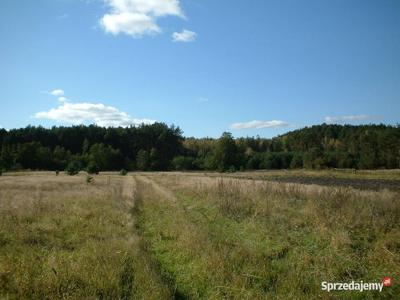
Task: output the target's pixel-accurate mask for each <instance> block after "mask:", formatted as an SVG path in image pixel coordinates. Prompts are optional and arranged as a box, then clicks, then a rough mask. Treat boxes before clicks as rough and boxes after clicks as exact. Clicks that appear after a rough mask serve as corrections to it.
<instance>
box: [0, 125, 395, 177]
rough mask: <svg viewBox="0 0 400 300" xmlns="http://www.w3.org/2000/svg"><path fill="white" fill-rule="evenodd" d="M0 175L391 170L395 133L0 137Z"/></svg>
mask: <svg viewBox="0 0 400 300" xmlns="http://www.w3.org/2000/svg"><path fill="white" fill-rule="evenodd" d="M0 149H1V153H0V172H1V171H9V170H27V169H30V170H54V171H63V170H67V172H68V171H69V172H70V173H71V174H73V173H76V172H78V171H79V170H86V171H88V172H89V173H98V172H99V171H110V170H118V171H119V170H127V171H134V170H141V171H165V170H216V171H221V172H224V171H228V172H234V171H237V170H258V169H300V168H306V169H325V168H352V169H394V168H399V167H400V125H397V126H388V125H359V126H353V125H328V124H322V125H315V126H311V127H305V128H302V129H299V130H294V131H292V132H288V133H286V134H283V135H280V136H277V137H274V138H271V139H267V138H260V137H258V136H257V137H243V138H236V139H235V138H233V137H232V134H231V133H229V132H224V133H223V134H222V135H221V137H220V138H218V139H213V138H193V137H188V138H186V137H184V136H183V132H182V130H181V129H180V128H179V127H176V126H174V125H171V126H168V125H166V124H164V123H154V124H152V125H144V124H143V125H141V126H137V127H128V128H122V127H119V128H113V127H109V128H105V127H100V126H96V125H89V126H84V125H80V126H72V127H52V128H49V129H47V128H44V127H41V126H39V127H34V126H27V127H25V128H21V129H11V130H5V129H0Z"/></svg>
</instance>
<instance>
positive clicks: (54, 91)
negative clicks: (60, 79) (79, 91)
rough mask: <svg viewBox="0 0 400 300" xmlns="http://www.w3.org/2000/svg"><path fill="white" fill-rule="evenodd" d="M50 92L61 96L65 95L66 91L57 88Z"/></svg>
mask: <svg viewBox="0 0 400 300" xmlns="http://www.w3.org/2000/svg"><path fill="white" fill-rule="evenodd" d="M50 94H52V95H53V96H56V97H61V96H64V94H65V93H64V91H63V90H61V89H56V90H53V91H51V92H50Z"/></svg>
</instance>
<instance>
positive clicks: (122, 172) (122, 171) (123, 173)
mask: <svg viewBox="0 0 400 300" xmlns="http://www.w3.org/2000/svg"><path fill="white" fill-rule="evenodd" d="M127 174H128V171H127V170H125V169H121V171H119V175H122V176H125V175H127Z"/></svg>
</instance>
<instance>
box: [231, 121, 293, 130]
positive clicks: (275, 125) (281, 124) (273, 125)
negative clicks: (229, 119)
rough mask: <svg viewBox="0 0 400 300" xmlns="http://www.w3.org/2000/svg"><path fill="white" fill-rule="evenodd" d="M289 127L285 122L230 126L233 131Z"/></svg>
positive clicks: (260, 122)
mask: <svg viewBox="0 0 400 300" xmlns="http://www.w3.org/2000/svg"><path fill="white" fill-rule="evenodd" d="M287 126H289V123H287V122H285V121H279V120H273V121H257V120H254V121H250V122H244V123H234V124H232V125H231V126H230V128H232V129H261V128H282V127H287Z"/></svg>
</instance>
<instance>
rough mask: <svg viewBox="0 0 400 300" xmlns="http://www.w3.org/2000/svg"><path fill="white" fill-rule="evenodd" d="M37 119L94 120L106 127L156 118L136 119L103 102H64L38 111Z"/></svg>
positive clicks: (75, 121)
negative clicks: (46, 109) (47, 109)
mask: <svg viewBox="0 0 400 300" xmlns="http://www.w3.org/2000/svg"><path fill="white" fill-rule="evenodd" d="M34 117H35V118H37V119H49V120H56V121H59V122H66V123H71V124H83V123H85V122H94V123H95V124H97V125H99V126H104V127H118V126H122V127H127V126H131V125H132V126H137V125H140V124H143V123H144V124H152V123H154V122H155V121H154V120H148V119H134V118H132V117H131V116H129V115H128V114H127V113H125V112H122V111H120V110H118V109H117V108H115V107H112V106H106V105H104V104H102V103H86V102H83V103H68V102H66V103H63V104H60V106H59V107H57V108H52V109H50V110H49V111H42V112H38V113H36V114H35V115H34Z"/></svg>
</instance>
